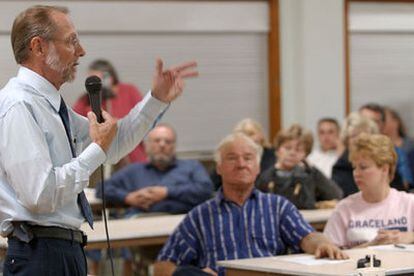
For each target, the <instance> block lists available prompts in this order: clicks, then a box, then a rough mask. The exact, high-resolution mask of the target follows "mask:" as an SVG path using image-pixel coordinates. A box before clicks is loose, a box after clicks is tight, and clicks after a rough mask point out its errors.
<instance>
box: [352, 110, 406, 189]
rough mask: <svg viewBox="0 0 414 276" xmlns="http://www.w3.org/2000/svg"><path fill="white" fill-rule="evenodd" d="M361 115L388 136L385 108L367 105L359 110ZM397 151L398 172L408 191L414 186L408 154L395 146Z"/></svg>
mask: <svg viewBox="0 0 414 276" xmlns="http://www.w3.org/2000/svg"><path fill="white" fill-rule="evenodd" d="M359 113H360V114H361V115H362V116H364V117H367V118H369V119H371V120H374V122H375V123H376V124H377V125H378V129H379V132H380V133H382V134H385V135H386V133H385V132H384V131H385V123H386V122H385V120H386V112H385V108H384V107H383V106H381V105H379V104H376V103H369V104H365V105H363V106H362V107H361V108H360V109H359ZM395 151H396V152H397V155H398V160H397V172H398V174H399V175H400V176H401V179H402V181H403V185H404V189H405V190H408V189H409V187H410V186H412V185H414V180H413V174H412V172H411V169H410V164H409V162H408V157H407V154H406V153H405V152H404V151H403V150H402V149H401V148H400V147H398V146H395Z"/></svg>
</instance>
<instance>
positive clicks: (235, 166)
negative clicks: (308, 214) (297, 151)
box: [154, 133, 347, 275]
mask: <svg viewBox="0 0 414 276" xmlns="http://www.w3.org/2000/svg"><path fill="white" fill-rule="evenodd" d="M261 154H262V149H261V147H260V146H259V145H257V144H256V143H255V142H253V141H252V140H251V139H250V138H249V137H247V136H246V135H244V134H242V133H234V134H231V135H229V136H227V137H226V138H224V139H223V140H222V142H221V143H220V144H219V146H218V149H217V151H216V154H215V159H216V162H217V172H218V173H219V174H220V175H221V176H222V178H223V186H222V188H221V189H220V190H219V191H218V193H217V194H216V196H215V198H213V199H211V200H209V201H207V202H205V203H203V204H201V205H199V206H197V207H196V208H194V209H193V210H191V211H190V212H189V213H188V215H187V216H186V217H185V218H184V220H183V221H182V223H180V225H179V226H178V227H177V229H176V230H175V231H174V233H173V234H172V236H170V238H169V240H168V241H167V243H166V244H165V246H164V248H163V249H162V251H161V252H160V254H159V256H158V262H156V263H155V267H154V269H155V275H171V274H172V273H174V275H217V274H218V275H224V271H223V269H222V268H219V267H218V266H217V261H219V260H232V259H243V258H253V257H263V256H273V255H279V254H285V253H286V249H287V248H288V247H290V248H292V249H293V250H294V251H300V250H303V251H305V252H306V253H310V254H315V256H316V257H317V258H321V257H329V258H331V259H344V258H347V256H346V254H345V253H343V252H341V251H340V250H339V249H338V248H337V247H336V246H334V245H333V244H332V243H331V242H330V241H329V240H328V239H327V238H325V236H323V235H322V234H321V233H317V232H315V231H314V229H313V228H312V227H311V226H310V225H309V224H308V223H307V222H306V221H305V220H304V219H303V217H302V216H301V214H300V213H299V211H298V210H297V209H296V208H295V206H294V205H293V204H292V203H290V202H289V201H288V200H286V199H285V198H283V197H280V196H277V195H273V194H264V193H262V192H260V191H258V190H257V189H255V188H254V181H255V179H256V177H257V175H258V173H259V163H260V156H261ZM236 221H237V224H235V222H236ZM177 266H178V269H177ZM176 269H177V270H176ZM174 271H175V272H174ZM194 271H196V272H194Z"/></svg>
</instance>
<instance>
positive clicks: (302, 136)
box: [274, 124, 313, 156]
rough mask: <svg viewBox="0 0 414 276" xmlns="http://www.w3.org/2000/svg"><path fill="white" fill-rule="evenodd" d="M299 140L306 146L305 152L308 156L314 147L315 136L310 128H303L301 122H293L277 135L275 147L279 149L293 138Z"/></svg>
mask: <svg viewBox="0 0 414 276" xmlns="http://www.w3.org/2000/svg"><path fill="white" fill-rule="evenodd" d="M296 139H298V140H299V143H301V144H302V145H303V146H304V148H305V154H306V156H308V155H309V154H310V153H311V151H312V147H313V136H312V133H311V132H310V131H309V130H306V129H303V128H302V127H301V126H300V125H299V124H293V125H291V126H290V127H289V128H288V129H283V130H281V131H279V133H278V134H277V135H276V137H275V141H274V147H275V149H276V150H277V149H279V148H280V147H281V146H282V144H284V143H285V142H288V141H291V140H296Z"/></svg>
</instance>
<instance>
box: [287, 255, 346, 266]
mask: <svg viewBox="0 0 414 276" xmlns="http://www.w3.org/2000/svg"><path fill="white" fill-rule="evenodd" d="M279 260H281V261H285V262H291V263H297V264H302V265H324V264H339V263H344V262H349V261H350V260H349V259H348V260H330V259H316V258H315V256H298V257H293V256H289V258H283V259H279Z"/></svg>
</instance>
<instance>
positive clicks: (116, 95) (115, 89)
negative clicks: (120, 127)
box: [73, 59, 147, 168]
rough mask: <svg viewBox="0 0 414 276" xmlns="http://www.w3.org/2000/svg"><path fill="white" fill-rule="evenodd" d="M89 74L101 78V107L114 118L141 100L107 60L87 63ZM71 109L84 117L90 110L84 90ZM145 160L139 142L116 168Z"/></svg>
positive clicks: (125, 112)
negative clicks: (122, 80) (120, 78)
mask: <svg viewBox="0 0 414 276" xmlns="http://www.w3.org/2000/svg"><path fill="white" fill-rule="evenodd" d="M88 69H89V72H88V75H89V76H93V75H95V76H98V77H99V78H101V79H102V109H103V110H106V111H107V112H108V113H109V114H111V115H112V116H113V117H115V118H123V117H124V116H126V115H127V114H128V112H129V111H130V110H131V109H132V108H133V107H134V106H135V105H136V104H137V103H138V102H140V101H141V100H142V96H141V92H140V91H139V90H138V89H137V88H136V87H135V86H133V85H131V84H126V83H123V82H121V81H120V80H119V77H118V73H117V71H116V70H115V67H114V66H113V65H112V64H111V63H110V62H109V61H107V60H104V59H97V60H95V61H93V62H92V63H91V64H90V65H89V68H88ZM73 110H75V111H76V112H77V113H79V114H80V115H82V116H85V117H86V114H88V112H89V111H91V105H90V103H89V97H88V95H87V93H86V92H85V93H84V94H83V95H82V96H81V97H80V98H79V99H78V100H77V102H76V103H75V104H74V106H73ZM146 160H147V156H146V154H145V149H144V146H143V144H142V143H141V144H139V145H138V146H137V147H136V148H135V149H134V150H133V151H131V153H130V154H128V155H127V156H125V157H124V158H122V159H121V161H120V162H119V163H118V164H117V166H116V168H121V167H123V166H125V165H127V164H129V163H132V162H144V161H146Z"/></svg>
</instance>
